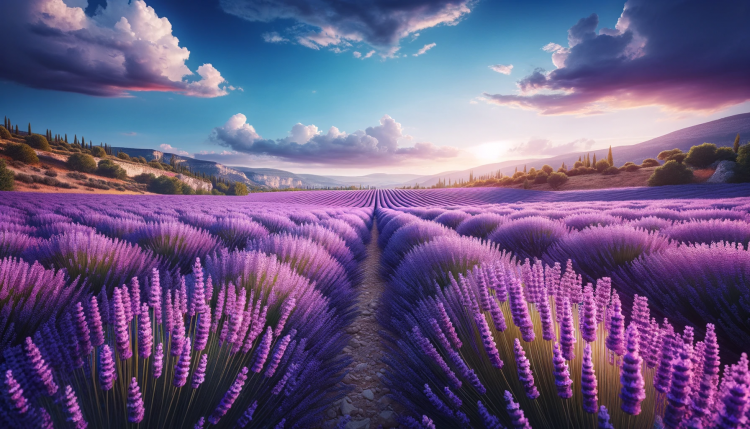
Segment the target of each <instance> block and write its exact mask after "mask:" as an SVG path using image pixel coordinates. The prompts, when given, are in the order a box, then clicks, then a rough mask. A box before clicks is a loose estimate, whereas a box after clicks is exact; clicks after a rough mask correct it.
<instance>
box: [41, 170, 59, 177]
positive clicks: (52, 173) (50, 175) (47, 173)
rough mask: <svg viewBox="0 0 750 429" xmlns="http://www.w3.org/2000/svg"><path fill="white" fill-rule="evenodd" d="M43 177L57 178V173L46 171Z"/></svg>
mask: <svg viewBox="0 0 750 429" xmlns="http://www.w3.org/2000/svg"><path fill="white" fill-rule="evenodd" d="M44 175H45V176H47V177H57V171H54V170H47V171H45V172H44Z"/></svg>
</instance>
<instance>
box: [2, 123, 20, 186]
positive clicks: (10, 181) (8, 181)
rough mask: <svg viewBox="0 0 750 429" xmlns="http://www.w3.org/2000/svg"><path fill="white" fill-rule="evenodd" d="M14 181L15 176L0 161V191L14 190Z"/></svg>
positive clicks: (3, 162)
mask: <svg viewBox="0 0 750 429" xmlns="http://www.w3.org/2000/svg"><path fill="white" fill-rule="evenodd" d="M6 131H7V130H6ZM14 179H15V174H13V172H12V171H10V170H9V169H8V167H7V166H6V165H5V160H4V159H0V191H12V190H13V189H15V187H16V185H15V181H14Z"/></svg>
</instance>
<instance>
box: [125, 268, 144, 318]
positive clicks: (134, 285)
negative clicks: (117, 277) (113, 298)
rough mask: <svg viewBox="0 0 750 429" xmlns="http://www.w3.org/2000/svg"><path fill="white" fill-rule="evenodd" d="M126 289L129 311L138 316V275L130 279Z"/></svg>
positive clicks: (139, 300) (139, 306)
mask: <svg viewBox="0 0 750 429" xmlns="http://www.w3.org/2000/svg"><path fill="white" fill-rule="evenodd" d="M128 290H129V291H130V305H131V307H130V308H131V312H132V314H133V316H138V315H139V314H140V312H141V284H140V283H139V282H138V277H133V278H132V279H130V287H129V288H128ZM131 320H132V319H131Z"/></svg>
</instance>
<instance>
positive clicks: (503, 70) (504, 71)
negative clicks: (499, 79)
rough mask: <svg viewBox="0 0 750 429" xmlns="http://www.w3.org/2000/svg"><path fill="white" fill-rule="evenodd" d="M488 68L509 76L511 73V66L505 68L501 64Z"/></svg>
mask: <svg viewBox="0 0 750 429" xmlns="http://www.w3.org/2000/svg"><path fill="white" fill-rule="evenodd" d="M490 68H491V69H492V70H493V71H496V72H498V73H502V74H507V75H509V74H510V72H511V71H513V64H508V65H507V66H506V65H503V64H495V65H491V66H490Z"/></svg>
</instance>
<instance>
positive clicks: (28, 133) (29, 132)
mask: <svg viewBox="0 0 750 429" xmlns="http://www.w3.org/2000/svg"><path fill="white" fill-rule="evenodd" d="M26 135H27V136H30V135H31V122H29V131H28V132H27V133H26Z"/></svg>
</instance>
